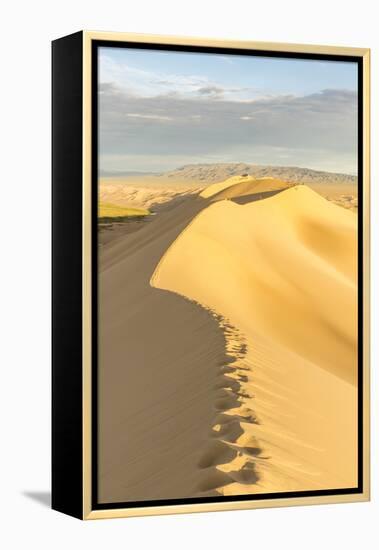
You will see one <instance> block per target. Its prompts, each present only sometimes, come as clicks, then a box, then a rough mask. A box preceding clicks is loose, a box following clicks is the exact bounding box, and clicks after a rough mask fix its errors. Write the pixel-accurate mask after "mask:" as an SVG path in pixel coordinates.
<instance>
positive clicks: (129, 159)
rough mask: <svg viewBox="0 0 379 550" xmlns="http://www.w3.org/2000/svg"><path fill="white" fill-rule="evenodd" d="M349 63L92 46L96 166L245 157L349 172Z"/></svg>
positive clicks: (159, 166) (353, 84) (352, 137)
mask: <svg viewBox="0 0 379 550" xmlns="http://www.w3.org/2000/svg"><path fill="white" fill-rule="evenodd" d="M357 87H358V74H357V65H356V64H355V63H353V62H335V61H318V60H300V59H298V60H297V59H289V58H288V59H286V58H270V57H252V56H238V55H219V54H203V53H184V52H168V51H167V52H164V51H157V50H138V49H130V48H108V47H101V48H100V49H99V88H98V91H99V96H98V97H99V168H100V174H104V175H112V174H117V173H120V174H121V173H123V172H128V171H141V172H163V171H168V170H173V169H175V168H178V167H180V166H183V165H185V164H193V163H218V162H246V163H251V164H262V165H263V164H270V165H277V166H301V167H306V168H313V169H316V170H326V171H331V172H343V173H348V174H356V173H357Z"/></svg>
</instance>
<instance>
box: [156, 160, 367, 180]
mask: <svg viewBox="0 0 379 550" xmlns="http://www.w3.org/2000/svg"><path fill="white" fill-rule="evenodd" d="M244 174H246V175H249V176H253V177H255V178H264V177H274V178H278V179H281V180H283V181H287V182H291V183H306V184H312V183H313V184H315V183H327V184H329V183H330V184H332V183H333V184H357V181H358V179H357V176H352V175H350V174H340V173H334V172H323V171H320V170H311V169H310V168H299V167H297V166H266V165H256V164H245V163H220V164H186V165H185V166H181V167H180V168H177V169H175V170H171V171H169V172H162V173H161V174H159V175H158V176H157V177H158V178H159V177H164V178H175V179H184V180H193V181H197V182H204V184H209V183H217V182H221V181H224V180H226V179H227V178H230V177H233V176H242V175H244Z"/></svg>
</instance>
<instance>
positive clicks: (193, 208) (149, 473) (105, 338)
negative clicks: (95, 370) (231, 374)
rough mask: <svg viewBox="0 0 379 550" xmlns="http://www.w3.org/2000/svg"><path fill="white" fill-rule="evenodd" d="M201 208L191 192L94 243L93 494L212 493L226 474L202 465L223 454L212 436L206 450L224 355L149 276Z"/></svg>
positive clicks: (189, 306)
mask: <svg viewBox="0 0 379 550" xmlns="http://www.w3.org/2000/svg"><path fill="white" fill-rule="evenodd" d="M204 206H205V201H202V200H200V199H196V198H194V199H193V200H192V201H189V202H188V203H186V204H185V205H183V204H182V205H179V206H177V207H176V208H174V209H173V210H172V211H169V212H162V213H161V214H160V215H159V216H157V217H156V218H154V219H153V220H152V221H151V222H150V223H147V224H146V225H145V226H144V227H143V228H142V229H140V230H139V231H138V232H136V233H133V234H130V235H126V236H124V237H122V238H120V239H118V240H115V241H113V242H112V243H110V244H109V245H107V246H106V247H105V249H104V250H102V251H101V255H100V277H99V319H100V324H99V432H98V434H99V435H98V437H99V460H98V462H99V498H100V502H110V501H112V502H121V501H136V500H146V499H169V498H183V497H191V496H201V495H204V494H216V493H215V488H216V487H218V486H219V485H225V484H226V481H227V480H228V479H229V478H228V476H227V475H226V474H224V473H222V472H219V471H215V469H214V468H209V467H204V465H203V464H204V458H203V455H204V450H207V452H208V455H207V456H208V458H207V460H208V462H209V464H213V463H217V462H218V461H219V460H221V458H220V456H224V455H225V450H224V449H223V448H221V449H219V448H218V447H217V444H216V447H214V446H213V447H212V448H209V443H210V442H212V441H210V438H211V431H212V426H213V423H214V417H215V415H216V414H218V409H217V407H216V403H217V401H218V399H219V398H220V391H221V390H220V382H221V381H222V372H221V367H222V366H225V365H227V364H228V362H229V361H230V357H228V356H227V353H226V350H225V337H224V334H223V332H222V330H220V327H219V321H218V320H217V319H216V318H215V317H214V316H213V315H212V314H211V313H210V312H209V311H207V310H206V309H204V308H203V307H201V306H199V305H197V304H196V303H194V302H190V301H189V300H185V299H183V297H181V296H177V295H175V294H173V293H171V292H167V291H164V290H159V289H155V288H152V287H151V286H150V284H149V281H150V277H151V275H152V273H153V271H154V268H155V266H156V264H157V263H158V261H159V259H160V258H161V257H162V256H163V254H164V253H165V251H166V250H167V248H168V247H169V246H170V244H171V243H172V242H173V241H174V240H175V239H176V238H177V237H178V235H179V234H180V233H181V232H182V231H183V229H184V228H185V227H186V226H187V225H188V224H189V223H190V221H191V220H192V219H193V218H194V216H196V214H197V213H198V212H199V211H200V210H201V209H202V208H203V207H204ZM221 385H222V384H221ZM233 403H234V401H233V400H229V401H228V404H229V405H231V406H233ZM235 454H236V452H235V451H233V450H229V454H227V456H228V458H229V459H230V458H231V457H232V456H234V455H235Z"/></svg>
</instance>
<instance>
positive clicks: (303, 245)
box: [99, 177, 357, 502]
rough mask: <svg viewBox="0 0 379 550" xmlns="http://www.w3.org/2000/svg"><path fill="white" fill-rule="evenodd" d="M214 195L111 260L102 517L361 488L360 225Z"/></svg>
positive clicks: (105, 265) (125, 243) (299, 206)
mask: <svg viewBox="0 0 379 550" xmlns="http://www.w3.org/2000/svg"><path fill="white" fill-rule="evenodd" d="M215 185H216V186H213V185H212V186H211V187H208V193H207V196H206V197H204V195H203V196H196V195H194V194H193V193H192V192H191V194H190V195H189V196H188V197H187V198H186V200H184V201H182V202H174V203H173V204H171V205H169V206H168V207H167V209H163V210H161V211H160V212H159V213H158V214H157V215H156V216H153V217H150V218H149V221H148V222H147V223H146V224H144V223H143V224H142V225H141V226H140V228H139V230H138V231H135V232H132V233H128V234H122V235H121V234H120V236H119V237H118V238H114V239H113V240H112V241H111V242H108V243H106V245H105V246H104V247H103V248H102V249H101V251H100V280H99V318H100V325H99V500H100V502H109V501H113V502H117V501H136V500H146V499H151V500H154V499H170V498H183V497H197V496H204V495H217V494H243V493H260V492H277V491H291V490H308V489H322V488H328V489H330V488H335V487H347V486H353V485H355V483H356V456H355V455H356V453H355V449H356V416H357V415H356V407H357V403H356V379H355V375H356V363H355V353H356V329H355V326H356V325H355V321H356V311H355V307H356V216H355V215H354V214H353V213H352V212H349V211H347V210H344V209H342V208H340V207H338V206H336V205H334V204H332V203H330V202H328V201H326V200H325V199H323V198H322V197H321V196H319V195H317V194H316V193H315V192H313V191H312V190H310V189H309V188H307V187H306V186H297V187H288V185H287V184H284V183H283V182H280V181H276V180H273V179H269V178H265V179H261V180H252V179H251V178H249V179H248V180H246V179H243V180H241V178H240V177H239V178H237V179H236V180H233V181H232V182H231V181H230V180H228V182H227V183H226V182H224V184H222V185H219V184H215ZM157 192H158V195H159V190H158V191H157ZM267 193H268V194H272V196H269V198H263V200H257V199H261V198H262V197H267ZM242 199H243V200H247V201H248V202H247V203H245V204H242V203H241V200H242ZM133 223H134V222H133Z"/></svg>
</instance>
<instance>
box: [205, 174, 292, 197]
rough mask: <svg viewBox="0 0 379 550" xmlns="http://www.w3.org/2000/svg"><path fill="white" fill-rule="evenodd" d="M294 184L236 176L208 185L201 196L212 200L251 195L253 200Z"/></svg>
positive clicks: (271, 179)
mask: <svg viewBox="0 0 379 550" xmlns="http://www.w3.org/2000/svg"><path fill="white" fill-rule="evenodd" d="M293 185H294V184H291V183H287V182H284V181H282V180H278V179H276V178H258V179H257V178H253V177H249V176H234V177H232V178H229V179H227V180H226V181H223V182H221V183H214V184H212V185H210V186H209V187H206V188H205V189H204V190H203V191H202V192H201V193H200V197H203V198H211V199H212V201H215V200H217V201H219V200H222V199H236V198H241V197H250V198H251V200H254V199H255V200H256V199H260V198H268V196H272V195H274V194H276V193H278V192H281V191H284V190H285V189H289V188H290V187H293Z"/></svg>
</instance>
